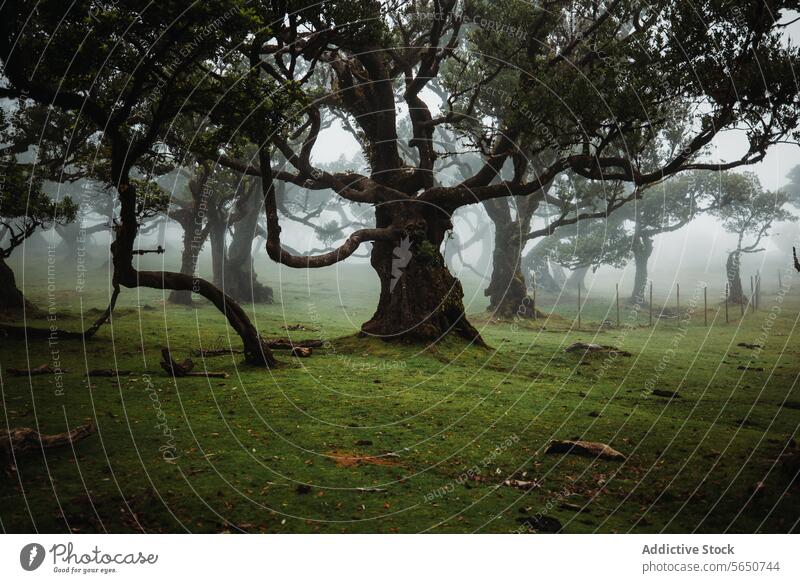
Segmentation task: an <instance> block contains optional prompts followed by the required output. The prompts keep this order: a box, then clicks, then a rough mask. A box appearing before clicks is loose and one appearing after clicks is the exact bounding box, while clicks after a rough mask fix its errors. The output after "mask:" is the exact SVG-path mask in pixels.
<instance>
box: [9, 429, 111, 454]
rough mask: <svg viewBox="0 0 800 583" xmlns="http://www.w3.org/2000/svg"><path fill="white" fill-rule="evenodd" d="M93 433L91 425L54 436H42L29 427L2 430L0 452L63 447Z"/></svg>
mask: <svg viewBox="0 0 800 583" xmlns="http://www.w3.org/2000/svg"><path fill="white" fill-rule="evenodd" d="M95 431H96V429H95V426H94V424H92V423H87V424H86V425H80V426H78V427H76V428H75V429H73V430H72V431H65V432H64V433H56V434H54V435H44V434H41V433H39V432H38V431H36V430H35V429H31V428H30V427H14V428H12V429H2V430H0V451H3V452H4V453H7V454H10V453H11V451H15V452H23V451H33V450H37V449H54V448H57V447H64V446H66V445H70V444H72V443H75V442H76V441H79V440H81V439H84V438H86V437H88V436H90V435H91V434H92V433H94V432H95Z"/></svg>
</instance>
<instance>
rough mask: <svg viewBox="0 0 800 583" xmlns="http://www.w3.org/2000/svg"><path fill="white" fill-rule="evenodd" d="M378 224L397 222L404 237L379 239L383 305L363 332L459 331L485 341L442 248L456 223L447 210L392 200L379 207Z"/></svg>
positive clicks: (436, 334) (428, 338)
mask: <svg viewBox="0 0 800 583" xmlns="http://www.w3.org/2000/svg"><path fill="white" fill-rule="evenodd" d="M375 216H376V222H377V226H378V228H385V227H396V228H398V229H401V230H403V231H404V232H405V233H406V236H405V237H404V238H402V239H401V240H400V241H391V240H379V241H374V242H373V246H372V254H371V264H372V267H373V268H374V269H375V271H376V272H377V274H378V277H379V279H380V282H381V294H380V299H379V300H378V308H377V310H376V311H375V314H374V315H373V316H372V318H371V319H370V320H369V321H368V322H366V323H365V324H364V325H363V326H362V327H361V330H362V333H363V334H367V335H372V336H377V337H380V338H382V339H384V340H409V341H424V342H436V341H437V340H440V339H441V338H443V337H444V336H446V335H447V334H449V333H455V334H458V335H459V336H461V337H463V338H466V339H468V340H471V341H475V342H477V343H479V344H481V345H483V344H484V343H483V339H482V338H481V336H480V334H479V333H478V331H477V330H476V329H475V328H474V327H473V326H472V324H470V323H469V321H468V320H467V318H466V315H465V314H464V302H463V298H464V291H463V289H462V288H461V283H460V282H459V281H458V280H457V279H456V278H454V277H453V276H452V275H451V274H450V271H448V269H447V266H446V265H445V261H444V257H443V256H442V254H441V252H440V248H441V245H442V241H443V240H444V236H445V233H446V232H447V231H448V230H449V229H450V228H452V224H451V222H450V217H449V216H448V215H447V214H446V213H444V212H443V211H441V210H438V209H435V208H432V207H429V206H426V205H424V204H420V203H418V202H414V201H401V202H392V203H387V204H384V205H381V206H379V207H378V208H377V209H376V213H375Z"/></svg>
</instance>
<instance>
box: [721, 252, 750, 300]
mask: <svg viewBox="0 0 800 583" xmlns="http://www.w3.org/2000/svg"><path fill="white" fill-rule="evenodd" d="M741 259H742V253H741V251H740V250H739V249H736V250H734V251H732V252H731V253H730V254H728V260H727V262H726V263H725V272H726V273H727V276H728V301H729V302H730V303H733V304H746V303H747V301H748V300H747V296H745V295H744V290H743V289H742V278H741V275H740V273H739V271H740V266H741Z"/></svg>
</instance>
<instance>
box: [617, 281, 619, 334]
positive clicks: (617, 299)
mask: <svg viewBox="0 0 800 583" xmlns="http://www.w3.org/2000/svg"><path fill="white" fill-rule="evenodd" d="M617 328H619V284H617Z"/></svg>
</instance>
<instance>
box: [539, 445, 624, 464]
mask: <svg viewBox="0 0 800 583" xmlns="http://www.w3.org/2000/svg"><path fill="white" fill-rule="evenodd" d="M545 453H550V454H553V453H567V454H573V455H579V456H583V457H589V458H598V459H604V460H613V461H625V455H624V454H622V453H620V452H618V451H617V450H616V449H614V448H613V447H611V446H609V445H606V444H605V443H598V442H594V441H578V440H576V441H573V440H563V441H562V440H554V441H551V442H550V445H549V446H548V448H547V451H546V452H545Z"/></svg>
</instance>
